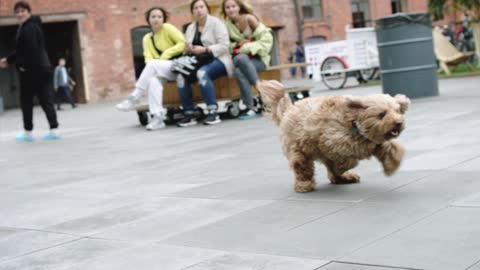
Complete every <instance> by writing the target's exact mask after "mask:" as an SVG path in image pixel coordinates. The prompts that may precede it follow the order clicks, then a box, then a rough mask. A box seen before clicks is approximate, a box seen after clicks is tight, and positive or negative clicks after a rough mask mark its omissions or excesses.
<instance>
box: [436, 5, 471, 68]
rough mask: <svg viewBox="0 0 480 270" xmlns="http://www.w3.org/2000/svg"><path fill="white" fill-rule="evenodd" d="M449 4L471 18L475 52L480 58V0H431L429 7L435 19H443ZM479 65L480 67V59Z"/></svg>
mask: <svg viewBox="0 0 480 270" xmlns="http://www.w3.org/2000/svg"><path fill="white" fill-rule="evenodd" d="M448 4H452V5H453V7H454V8H455V9H457V10H461V11H462V12H463V13H464V14H467V15H468V17H469V18H470V20H471V23H470V25H471V27H472V30H473V39H474V41H475V53H476V54H477V57H478V58H479V59H480V0H452V1H447V0H429V1H428V9H429V10H430V13H432V15H433V19H434V20H441V19H443V17H444V13H445V6H446V5H448ZM478 66H479V67H480V61H479V63H478Z"/></svg>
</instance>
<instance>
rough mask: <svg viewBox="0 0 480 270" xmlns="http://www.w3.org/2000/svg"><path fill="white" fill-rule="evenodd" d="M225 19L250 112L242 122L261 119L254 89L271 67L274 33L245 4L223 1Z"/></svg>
mask: <svg viewBox="0 0 480 270" xmlns="http://www.w3.org/2000/svg"><path fill="white" fill-rule="evenodd" d="M221 13H222V16H223V18H224V19H225V25H226V26H227V29H228V33H229V36H230V50H231V53H232V55H233V64H234V66H235V76H236V78H237V81H238V84H239V86H240V91H241V94H242V100H243V103H244V104H245V105H246V106H247V108H248V109H247V111H245V112H243V113H242V114H241V115H240V117H239V119H241V120H246V119H252V118H255V117H257V116H258V111H257V108H256V107H255V105H254V103H253V97H252V85H256V83H257V81H258V74H257V72H258V71H262V70H265V69H266V68H267V67H268V66H269V65H270V51H271V49H272V46H273V35H272V30H271V29H270V28H268V27H266V26H265V25H264V24H263V23H262V22H261V21H260V20H259V18H258V17H257V16H256V15H255V14H254V13H253V9H252V8H251V7H250V6H248V5H247V4H246V3H245V2H243V1H241V0H223V1H222V12H221Z"/></svg>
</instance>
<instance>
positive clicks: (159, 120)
mask: <svg viewBox="0 0 480 270" xmlns="http://www.w3.org/2000/svg"><path fill="white" fill-rule="evenodd" d="M164 127H165V122H163V117H162V116H160V115H155V116H153V118H152V120H150V123H148V125H147V127H146V128H147V130H157V129H161V128H164Z"/></svg>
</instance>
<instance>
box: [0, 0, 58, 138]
mask: <svg viewBox="0 0 480 270" xmlns="http://www.w3.org/2000/svg"><path fill="white" fill-rule="evenodd" d="M13 10H14V12H15V16H16V17H17V19H18V21H19V22H20V26H19V28H18V31H17V35H16V50H15V51H14V52H12V53H11V54H10V55H9V56H8V57H6V58H2V59H0V68H6V67H8V65H11V64H13V63H15V65H16V67H17V69H18V71H19V74H20V103H21V107H22V115H23V126H24V129H25V131H24V132H22V133H20V134H19V135H18V136H17V140H19V141H33V140H34V137H33V135H32V130H33V120H32V118H33V97H34V96H35V95H36V96H37V98H38V100H39V102H40V105H41V106H42V109H43V111H44V112H45V114H46V116H47V119H48V123H49V125H50V132H49V133H48V134H47V135H46V136H45V137H44V139H45V140H52V139H59V138H60V136H59V134H58V122H57V114H56V112H55V108H54V104H53V85H52V65H51V64H50V60H49V59H48V55H47V52H46V49H45V37H44V35H43V30H42V22H41V20H40V17H37V16H32V14H31V8H30V5H29V4H28V3H27V2H25V1H19V2H17V3H16V4H15V6H14V8H13Z"/></svg>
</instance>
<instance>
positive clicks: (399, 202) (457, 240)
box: [0, 77, 480, 270]
mask: <svg viewBox="0 0 480 270" xmlns="http://www.w3.org/2000/svg"><path fill="white" fill-rule="evenodd" d="M439 85H440V94H441V95H440V96H439V97H432V98H422V99H416V100H413V102H412V106H411V109H410V110H409V112H408V113H407V128H406V130H405V132H404V133H403V134H402V135H401V136H400V138H399V141H400V142H401V143H402V144H403V145H404V146H405V148H406V150H407V152H406V157H405V160H404V162H403V164H402V166H401V168H400V170H399V172H398V173H396V174H395V175H394V176H392V177H386V176H384V175H383V172H382V170H381V166H380V164H379V163H378V162H377V161H376V160H375V159H372V160H369V161H362V162H361V163H360V166H359V167H358V168H357V169H356V171H357V172H359V173H360V175H361V176H362V182H361V183H359V184H352V185H339V186H334V185H331V184H329V181H328V180H327V179H326V172H325V169H324V168H323V167H322V166H317V169H316V180H317V183H318V184H317V189H316V191H314V192H312V193H308V194H297V193H295V192H294V191H293V173H292V172H291V171H290V170H289V169H288V165H287V161H286V159H285V157H284V156H283V155H282V153H281V149H280V144H279V141H278V132H279V131H278V128H277V127H276V126H274V125H273V124H271V123H269V122H267V121H266V119H265V118H257V119H254V120H248V121H240V120H237V119H234V120H225V121H223V122H222V123H221V124H220V125H216V126H203V125H197V126H194V127H190V128H177V127H175V126H168V127H167V128H166V129H164V130H160V131H155V132H147V131H145V129H144V127H142V126H140V125H139V123H138V120H137V116H136V114H134V113H120V112H117V111H115V110H114V104H115V103H113V102H109V103H101V104H93V105H80V106H79V107H78V108H77V109H75V110H70V109H67V107H68V106H64V108H65V110H63V111H60V112H59V120H60V123H61V133H62V136H63V138H62V139H61V140H59V141H43V140H41V137H42V136H43V135H44V134H45V133H46V132H47V123H46V119H45V117H44V115H43V112H41V110H40V108H39V107H36V108H35V117H34V121H35V133H34V134H35V136H36V138H37V140H36V141H35V142H33V143H20V142H16V141H15V139H14V138H15V135H16V134H17V133H18V132H19V131H20V129H21V114H20V110H18V109H16V110H8V111H6V112H4V113H3V114H1V115H0V270H26V269H31V270H37V269H42V270H97V269H98V270H134V269H135V270H151V269H162V270H163V269H165V270H177V269H178V270H180V269H185V270H219V269H227V270H244V269H254V270H313V269H320V270H394V269H396V270H398V269H430V270H457V269H459V270H460V269H462V270H463V269H468V270H480V177H479V176H478V174H479V173H480V77H468V78H460V79H447V80H441V81H440V82H439ZM380 92H381V86H370V87H355V88H349V89H345V90H337V91H327V90H325V89H324V88H323V87H317V88H315V90H314V91H313V95H339V94H355V95H366V94H371V93H380Z"/></svg>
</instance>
